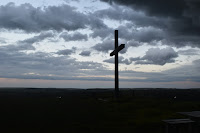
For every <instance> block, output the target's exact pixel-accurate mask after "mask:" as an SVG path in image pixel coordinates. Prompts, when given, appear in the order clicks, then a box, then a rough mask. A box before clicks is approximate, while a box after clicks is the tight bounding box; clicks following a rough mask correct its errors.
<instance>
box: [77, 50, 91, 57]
mask: <svg viewBox="0 0 200 133" xmlns="http://www.w3.org/2000/svg"><path fill="white" fill-rule="evenodd" d="M79 55H82V56H90V55H91V52H90V51H82V52H81V53H80V54H79Z"/></svg>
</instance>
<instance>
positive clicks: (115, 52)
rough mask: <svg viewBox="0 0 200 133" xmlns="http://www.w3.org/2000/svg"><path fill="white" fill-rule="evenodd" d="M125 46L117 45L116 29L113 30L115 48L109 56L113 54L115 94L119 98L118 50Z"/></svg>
mask: <svg viewBox="0 0 200 133" xmlns="http://www.w3.org/2000/svg"><path fill="white" fill-rule="evenodd" d="M124 47H125V44H121V45H120V46H118V30H115V50H114V51H113V52H111V53H110V56H114V55H115V96H116V98H119V72H118V64H119V63H118V52H119V51H120V50H122V49H123V48H124Z"/></svg>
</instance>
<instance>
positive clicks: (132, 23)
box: [0, 0, 200, 88]
mask: <svg viewBox="0 0 200 133" xmlns="http://www.w3.org/2000/svg"><path fill="white" fill-rule="evenodd" d="M114 30H119V44H122V43H124V44H125V49H123V50H122V51H120V54H119V64H120V65H119V70H120V72H119V75H120V76H119V80H120V87H121V88H138V87H157V88H158V87H162V88H200V1H199V0H162V1H160V0H139V1H138V0H135V1H133V0H126V1H125V0H57V1H53V0H11V1H9V0H1V1H0V63H1V64H0V87H57V88H60V87H61V88H62V87H64V88H103V87H108V88H113V87H114V58H112V57H110V52H112V50H113V49H114Z"/></svg>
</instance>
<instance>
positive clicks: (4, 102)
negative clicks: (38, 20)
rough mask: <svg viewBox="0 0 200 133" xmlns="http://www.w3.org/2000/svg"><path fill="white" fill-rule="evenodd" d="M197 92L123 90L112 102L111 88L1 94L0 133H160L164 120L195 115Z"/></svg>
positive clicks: (198, 102) (199, 106)
mask: <svg viewBox="0 0 200 133" xmlns="http://www.w3.org/2000/svg"><path fill="white" fill-rule="evenodd" d="M196 91H197V90H192V91H191V90H189V92H190V93H188V92H185V91H182V90H178V91H177V90H176V89H174V90H170V89H169V90H165V91H164V92H163V90H160V89H157V90H156V91H153V90H152V91H151V93H150V94H149V93H148V95H147V96H145V95H144V94H145V92H147V91H145V90H143V91H140V90H139V89H138V90H137V91H134V90H123V91H121V95H120V99H119V100H116V99H115V98H114V94H113V90H110V89H102V90H100V89H88V90H80V89H34V88H16V89H13V88H9V89H0V125H1V130H2V132H3V133H7V132H8V133H10V132H11V133H18V132H19V133H23V132H24V133H40V132H41V133H44V132H47V133H49V132H53V133H59V132H62V133H76V132H77V133H107V132H109V133H163V132H164V127H163V125H164V124H163V123H162V120H163V119H170V118H184V117H183V116H181V115H179V114H177V112H181V111H194V110H200V100H199V99H198V97H199V91H198V93H196ZM141 92H142V93H143V95H142V94H141ZM158 92H162V95H164V96H161V95H160V94H158ZM183 92H184V93H183ZM154 94H155V95H154ZM165 94H166V95H165ZM175 94H176V95H175ZM179 94H181V95H180V96H178V95H179ZM184 94H185V95H184ZM193 95H195V96H193ZM179 97H180V98H179Z"/></svg>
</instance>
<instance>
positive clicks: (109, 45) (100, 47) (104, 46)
mask: <svg viewBox="0 0 200 133" xmlns="http://www.w3.org/2000/svg"><path fill="white" fill-rule="evenodd" d="M92 48H93V49H95V50H97V51H99V52H106V53H107V52H108V51H110V50H114V41H113V40H104V41H103V42H102V43H98V44H96V45H95V46H93V47H92Z"/></svg>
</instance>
